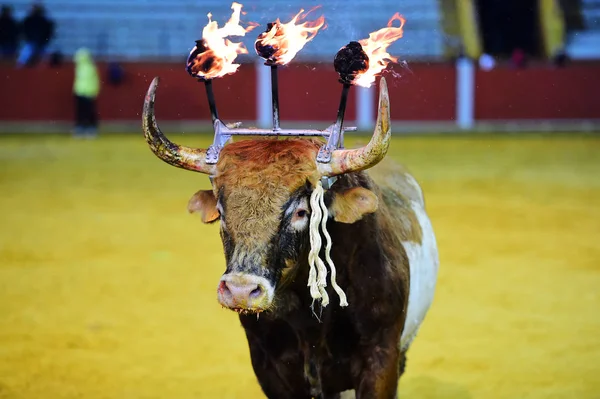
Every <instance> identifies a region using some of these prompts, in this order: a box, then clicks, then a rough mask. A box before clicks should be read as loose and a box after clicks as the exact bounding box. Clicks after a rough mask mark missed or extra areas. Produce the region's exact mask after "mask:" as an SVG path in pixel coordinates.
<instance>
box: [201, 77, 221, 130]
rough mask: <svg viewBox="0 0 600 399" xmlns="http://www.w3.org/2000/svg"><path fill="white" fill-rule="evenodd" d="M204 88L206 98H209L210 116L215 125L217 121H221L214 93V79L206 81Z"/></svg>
mask: <svg viewBox="0 0 600 399" xmlns="http://www.w3.org/2000/svg"><path fill="white" fill-rule="evenodd" d="M204 87H205V88H206V97H208V107H209V108H210V116H211V118H212V121H213V124H214V123H215V121H216V120H217V119H219V115H218V114H217V104H216V103H215V94H214V93H213V89H212V79H207V80H204Z"/></svg>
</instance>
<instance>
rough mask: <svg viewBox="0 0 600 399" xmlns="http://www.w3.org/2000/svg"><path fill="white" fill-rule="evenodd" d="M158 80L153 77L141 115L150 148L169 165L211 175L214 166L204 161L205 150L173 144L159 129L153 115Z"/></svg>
mask: <svg viewBox="0 0 600 399" xmlns="http://www.w3.org/2000/svg"><path fill="white" fill-rule="evenodd" d="M158 81H159V78H158V77H156V78H154V80H152V83H151V84H150V87H149V88H148V93H147V94H146V98H145V99H144V113H143V115H142V126H143V128H144V136H145V137H146V142H148V145H149V146H150V149H151V150H152V152H153V153H154V154H155V155H156V156H157V157H159V158H160V159H162V160H163V161H165V162H166V163H168V164H170V165H173V166H177V167H178V168H182V169H187V170H193V171H195V172H200V173H206V174H209V175H212V174H213V168H214V166H213V165H209V164H207V163H206V150H204V149H199V148H190V147H184V146H181V145H177V144H174V143H172V142H171V141H169V139H167V138H166V137H165V135H164V134H163V133H162V132H161V131H160V128H159V127H158V124H157V123H156V117H155V116H154V99H155V97H156V88H157V87H158Z"/></svg>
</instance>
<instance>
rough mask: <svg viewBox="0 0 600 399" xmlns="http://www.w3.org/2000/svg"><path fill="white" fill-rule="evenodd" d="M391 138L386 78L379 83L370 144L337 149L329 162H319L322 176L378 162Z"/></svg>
mask: <svg viewBox="0 0 600 399" xmlns="http://www.w3.org/2000/svg"><path fill="white" fill-rule="evenodd" d="M390 139H391V129H390V98H389V95H388V89H387V84H386V82H385V78H381V81H380V83H379V112H378V116H377V124H376V126H375V132H374V133H373V137H371V141H369V144H367V145H366V146H364V147H362V148H357V149H352V150H335V151H333V153H332V154H331V161H330V162H329V163H319V172H321V175H322V176H335V175H340V174H342V173H348V172H358V171H360V170H365V169H369V168H370V167H373V166H375V165H376V164H378V163H379V162H380V161H381V160H382V159H383V158H384V157H385V154H386V153H387V151H388V148H389V146H390Z"/></svg>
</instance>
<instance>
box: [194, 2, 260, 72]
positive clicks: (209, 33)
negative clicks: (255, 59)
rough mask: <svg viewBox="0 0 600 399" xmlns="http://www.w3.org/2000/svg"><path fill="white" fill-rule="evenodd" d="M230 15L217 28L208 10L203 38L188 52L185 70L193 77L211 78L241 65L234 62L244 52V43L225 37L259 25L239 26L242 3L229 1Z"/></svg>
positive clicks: (244, 31) (245, 52)
mask: <svg viewBox="0 0 600 399" xmlns="http://www.w3.org/2000/svg"><path fill="white" fill-rule="evenodd" d="M231 9H232V10H233V12H232V13H231V18H230V19H229V21H227V23H226V24H225V25H224V26H223V27H222V28H219V24H218V23H217V21H213V20H212V14H211V13H208V14H207V16H208V24H206V26H205V27H204V29H203V30H202V40H198V41H197V42H196V46H195V47H194V48H193V49H192V51H191V52H190V56H189V58H188V72H190V73H191V74H193V75H194V76H196V77H199V78H204V79H214V78H219V77H221V76H225V75H227V74H231V73H234V72H235V71H237V69H238V68H239V66H240V64H234V63H233V62H234V60H235V58H236V57H237V56H238V54H247V53H248V50H247V49H246V47H244V44H243V43H233V42H232V41H231V40H229V39H226V37H228V36H245V35H246V33H248V32H250V31H251V30H252V29H254V28H255V27H257V26H258V24H256V23H254V22H250V23H249V24H248V27H247V28H244V27H243V26H242V25H240V14H241V11H242V4H239V3H235V2H234V3H232V4H231Z"/></svg>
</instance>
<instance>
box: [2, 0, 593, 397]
mask: <svg viewBox="0 0 600 399" xmlns="http://www.w3.org/2000/svg"><path fill="white" fill-rule="evenodd" d="M242 3H243V8H242V11H243V12H245V14H244V15H242V25H244V26H246V24H247V23H249V22H256V23H259V24H260V26H259V27H258V28H256V29H255V30H253V31H251V32H249V33H248V34H247V35H246V36H245V37H243V38H239V40H235V39H236V38H234V41H241V42H243V43H244V45H245V47H246V48H247V49H248V50H249V53H248V54H242V55H240V56H238V58H237V60H238V61H239V63H240V64H241V66H240V68H239V70H238V71H237V72H236V73H235V74H232V75H227V76H225V77H222V78H219V79H216V80H215V81H214V83H213V87H214V91H215V97H216V104H217V108H218V111H219V116H220V117H221V119H223V120H224V121H225V122H227V123H228V122H236V121H241V122H243V124H244V125H245V126H263V127H270V126H271V103H270V97H269V96H270V78H269V68H268V67H266V66H264V62H263V61H262V60H260V59H258V57H257V56H256V54H255V52H254V50H253V49H254V41H255V39H256V37H257V36H258V34H259V33H260V32H262V31H263V30H264V29H265V25H266V23H268V22H270V21H273V20H274V19H276V18H280V19H281V20H282V21H283V22H287V21H289V20H290V18H291V17H292V16H293V15H295V14H296V13H297V12H298V11H300V9H305V10H309V9H311V8H313V7H315V6H317V5H320V8H318V9H316V10H314V11H312V12H311V14H309V17H308V20H312V19H316V18H317V17H318V16H320V15H324V16H325V21H326V25H327V26H326V28H324V29H322V30H320V31H319V33H318V34H317V35H316V37H315V38H314V40H312V41H310V42H309V43H308V44H307V45H306V46H305V47H304V49H303V50H302V51H301V52H300V53H299V54H298V55H297V57H296V58H295V59H294V60H293V61H292V62H291V63H290V64H289V65H287V66H285V67H280V68H279V69H280V71H279V84H280V87H279V100H280V115H281V125H282V127H298V126H302V127H307V128H308V127H310V128H319V129H321V128H325V127H327V126H328V125H330V124H331V123H333V122H334V121H335V117H336V111H337V107H338V104H339V98H340V92H341V85H340V83H339V82H338V75H337V74H336V72H335V71H334V69H333V57H334V55H335V53H336V52H337V51H338V50H339V49H340V48H341V47H342V46H344V45H346V44H347V43H348V42H349V41H351V40H358V39H362V38H366V37H368V35H369V33H370V32H373V31H376V30H378V29H380V28H383V27H385V26H386V25H387V23H388V20H390V18H391V17H392V16H393V15H394V14H395V13H396V12H398V13H400V14H401V15H403V16H404V17H405V18H406V24H405V25H404V35H403V37H402V38H401V39H399V40H397V41H396V42H395V43H393V44H392V45H391V46H390V47H389V49H388V51H389V53H391V54H392V55H393V56H397V57H398V59H399V60H398V62H397V63H393V64H390V66H389V67H388V68H387V70H386V71H385V72H384V73H383V76H385V77H386V79H387V83H388V86H389V91H390V100H391V116H392V129H393V135H394V136H393V137H394V138H393V142H392V146H391V148H390V151H389V153H388V155H387V156H388V157H389V158H392V159H394V160H396V161H398V162H402V163H404V164H405V165H407V166H408V168H409V169H410V170H412V172H413V173H414V175H415V177H416V179H417V180H418V181H419V182H420V183H421V185H422V187H423V190H424V193H425V198H426V200H427V207H428V213H429V215H430V217H431V219H432V223H433V226H434V228H435V230H436V235H437V240H438V245H439V249H440V261H441V266H440V275H439V282H438V288H437V292H436V299H435V301H434V305H433V306H432V308H431V311H430V313H429V315H428V318H427V319H426V320H425V323H424V325H423V328H422V329H421V332H420V335H419V337H418V338H417V339H416V341H415V344H414V345H413V347H412V348H411V351H410V353H409V356H408V365H407V373H406V375H405V376H404V377H403V379H402V380H401V383H400V393H401V397H410V398H451V399H452V398H460V399H465V398H486V399H487V398H577V399H582V398H598V395H599V392H600V382H599V380H598V375H599V374H600V338H599V337H600V315H599V313H598V309H599V307H600V292H599V291H598V287H599V286H600V266H599V264H600V262H599V261H600V247H598V237H600V210H599V209H600V208H599V207H598V204H600V179H599V178H598V176H600V155H599V154H600V140H599V138H598V132H599V131H600V128H599V127H600V101H599V100H598V96H599V93H600V1H599V0H400V1H383V0H372V1H369V2H364V1H363V2H360V1H347V0H345V1H337V0H334V1H327V2H322V3H321V4H319V3H318V2H315V1H312V0H287V1H280V0H271V1H258V0H247V1H242ZM208 13H211V14H212V18H213V20H216V21H218V23H219V26H222V25H223V24H224V23H225V22H226V21H227V20H228V19H229V18H230V16H231V2H225V1H213V0H202V1H193V2H192V1H181V0H170V1H158V0H45V1H43V2H31V1H29V0H13V1H8V2H4V3H3V6H2V15H1V16H0V46H1V51H0V53H1V56H2V60H1V64H0V209H2V213H1V214H0V398H11V399H12V398H142V397H143V398H216V397H218V398H254V397H256V398H260V397H263V396H262V394H261V391H260V388H259V387H258V384H257V383H256V380H255V378H254V375H253V372H252V368H251V365H250V359H249V354H248V350H247V344H246V341H245V336H244V334H243V331H242V329H241V327H240V325H239V321H238V320H237V315H235V314H234V313H233V312H229V311H226V310H222V309H221V308H220V306H219V305H218V303H217V301H216V287H217V283H218V279H219V278H220V275H221V274H222V273H223V271H224V260H223V255H222V249H221V248H222V247H221V242H220V239H219V234H218V226H214V225H209V226H207V225H203V224H202V223H201V222H200V220H199V219H198V218H196V217H194V216H191V215H188V214H187V211H186V204H187V201H188V199H189V198H190V197H191V195H192V194H193V193H194V192H196V191H197V190H199V189H208V188H209V187H210V183H209V180H208V179H207V178H206V176H198V175H194V174H192V173H190V172H186V171H182V170H178V169H175V168H173V167H171V166H168V165H166V164H164V163H163V162H161V161H159V160H158V159H157V158H156V157H155V156H154V155H153V154H152V153H151V152H150V150H149V149H148V147H147V145H146V143H145V141H144V138H143V136H142V134H141V110H142V104H143V100H144V96H145V93H146V90H147V89H148V85H149V84H150V82H151V81H152V79H153V78H154V77H155V76H159V77H160V78H161V85H160V87H159V89H158V94H157V101H156V114H157V118H158V121H159V123H160V125H161V127H162V129H163V131H164V132H165V133H166V134H167V135H168V137H170V138H171V139H172V140H173V141H175V142H177V143H180V144H186V145H190V146H198V147H207V146H208V145H210V144H211V143H212V136H213V132H212V125H211V116H210V112H209V107H208V104H207V100H206V95H205V91H204V87H203V85H202V84H201V83H198V82H196V80H195V79H194V78H192V77H190V76H189V75H188V74H187V73H186V71H185V60H186V58H187V57H188V55H189V52H190V50H191V49H192V47H193V46H194V44H195V40H197V39H200V37H201V35H202V28H203V27H204V26H205V25H206V23H207V22H208V19H207V14H208ZM396 24H397V22H396ZM395 26H397V25H395ZM76 77H77V78H76ZM378 80H379V79H378ZM377 93H378V84H377V82H376V83H375V84H374V85H373V86H372V87H370V88H358V87H353V88H352V89H351V91H350V97H349V103H348V106H347V111H346V118H345V124H346V125H354V126H358V131H357V132H350V133H347V134H346V137H347V141H346V145H347V146H349V147H350V146H355V145H358V144H357V143H359V142H363V143H364V141H365V140H367V139H368V135H369V134H371V132H372V129H373V126H374V122H375V115H376V100H377ZM82 138H83V139H93V140H80V139H82ZM334 245H335V243H334Z"/></svg>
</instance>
